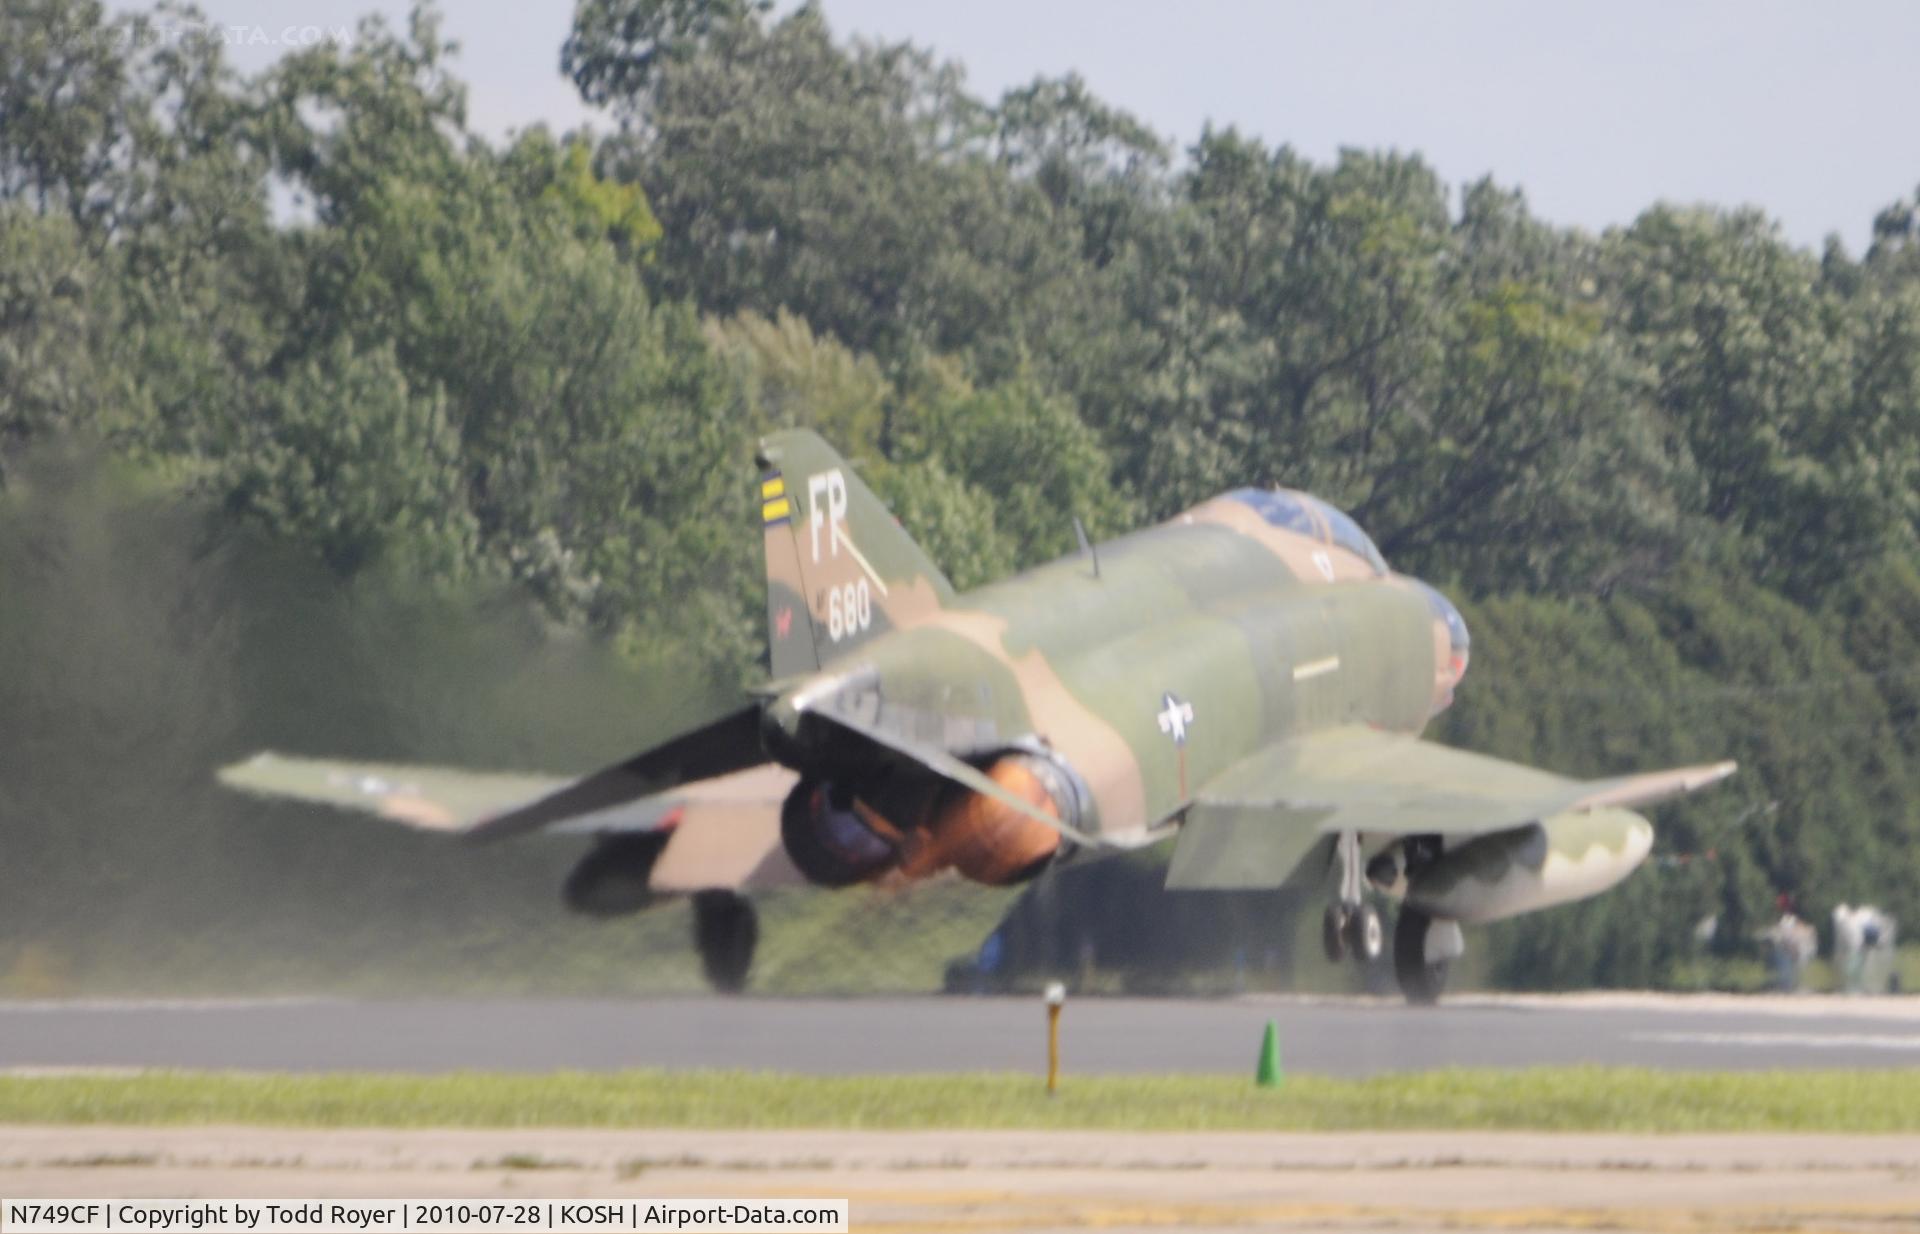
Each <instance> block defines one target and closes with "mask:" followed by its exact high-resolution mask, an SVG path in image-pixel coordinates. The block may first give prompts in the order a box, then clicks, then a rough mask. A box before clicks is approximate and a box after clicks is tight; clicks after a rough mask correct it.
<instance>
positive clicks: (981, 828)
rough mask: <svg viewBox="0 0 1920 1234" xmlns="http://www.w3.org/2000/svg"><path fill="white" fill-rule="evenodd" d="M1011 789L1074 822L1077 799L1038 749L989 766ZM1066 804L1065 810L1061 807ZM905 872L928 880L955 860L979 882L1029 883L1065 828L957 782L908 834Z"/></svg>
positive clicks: (1003, 785) (1045, 810)
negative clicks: (920, 825)
mask: <svg viewBox="0 0 1920 1234" xmlns="http://www.w3.org/2000/svg"><path fill="white" fill-rule="evenodd" d="M986 773H987V778H988V779H990V780H992V781H993V782H994V783H995V784H998V785H999V786H1000V787H1001V788H1004V789H1006V790H1007V792H1009V793H1011V794H1013V795H1014V796H1016V797H1018V798H1020V799H1021V800H1022V801H1026V802H1028V803H1030V804H1032V805H1034V806H1036V807H1038V808H1039V809H1040V811H1041V812H1042V813H1045V814H1050V815H1052V816H1053V817H1054V818H1058V819H1061V820H1062V821H1063V822H1067V823H1069V824H1071V822H1072V821H1073V820H1072V818H1071V812H1072V810H1073V802H1074V801H1075V798H1074V796H1073V793H1072V790H1071V788H1070V787H1069V786H1067V785H1066V784H1065V783H1063V779H1064V774H1065V773H1063V772H1062V771H1061V769H1060V768H1059V767H1057V766H1055V765H1054V764H1053V763H1050V762H1048V761H1047V760H1046V759H1044V758H1041V757H1039V756H1038V755H1034V754H1025V753H1018V754H1005V755H1002V756H1001V757H999V758H998V759H995V760H994V762H993V763H992V764H991V765H990V766H988V767H987V769H986ZM1063 807H1064V810H1063ZM907 843H908V848H907V852H906V855H905V857H904V859H903V860H902V862H901V866H900V869H901V872H902V873H904V874H906V875H907V876H908V877H910V878H923V877H926V876H927V875H930V874H934V873H937V872H939V871H940V870H944V869H946V868H947V867H949V866H951V867H953V868H954V869H956V870H958V871H959V872H960V873H961V874H962V875H963V876H965V877H966V878H969V879H971V880H973V881H974V882H976V883H985V884H987V885H988V886H990V887H1005V886H1009V885H1011V884H1013V883H1019V882H1024V881H1025V880H1027V879H1029V878H1032V877H1033V876H1034V875H1035V874H1038V873H1039V872H1040V870H1041V869H1042V868H1043V867H1044V866H1045V865H1046V864H1047V863H1048V862H1049V861H1051V860H1052V859H1053V858H1054V857H1055V855H1057V854H1058V853H1059V852H1060V848H1061V843H1060V832H1059V831H1058V830H1056V829H1054V828H1052V827H1049V826H1047V825H1046V824H1045V823H1043V822H1041V821H1040V820H1038V819H1036V818H1033V817H1032V816H1030V815H1028V814H1025V813H1023V812H1021V811H1019V810H1016V809H1014V808H1013V807H1012V806H1009V805H1008V804H1006V803H1005V802H1003V801H998V800H996V799H994V798H992V797H989V796H987V795H986V794H985V793H976V792H973V791H972V790H970V789H962V788H955V789H954V790H953V791H952V792H950V793H948V794H947V795H946V796H945V797H944V798H943V799H942V800H941V801H940V803H939V805H938V806H937V807H936V808H935V810H934V815H933V819H932V821H931V822H930V823H929V824H928V825H927V826H926V827H925V828H923V829H921V830H919V831H916V832H913V833H912V834H911V835H910V836H909V837H908V841H907Z"/></svg>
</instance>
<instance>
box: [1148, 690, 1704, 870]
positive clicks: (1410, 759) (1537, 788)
mask: <svg viewBox="0 0 1920 1234" xmlns="http://www.w3.org/2000/svg"><path fill="white" fill-rule="evenodd" d="M1733 771H1734V764H1733V763H1731V762H1723V763H1710V764H1704V765H1701V766H1697V767H1680V768H1675V769H1673V770H1669V771H1651V772H1644V773H1641V774H1638V775H1629V776H1620V777H1616V778H1613V779H1605V780H1573V779H1568V778H1567V777H1565V776H1558V775H1554V774H1553V773H1551V772H1546V771H1541V770H1539V769H1538V768H1534V767H1526V766H1522V765H1521V764H1519V763H1509V762H1506V761H1504V760H1501V759H1497V758H1491V757H1489V756H1487V755H1484V754H1474V753H1471V752H1469V751H1466V750H1456V749H1453V748H1451V747H1449V746H1443V745H1437V744H1435V743H1433V742H1430V741H1422V740H1420V739H1419V738H1417V737H1411V736H1406V735H1404V734H1396V733H1383V732H1380V731H1379V730H1377V729H1371V728H1361V727H1350V728H1339V729H1332V730H1329V731H1327V732H1324V733H1318V734H1314V735H1312V736H1308V737H1302V738H1298V739H1295V740H1292V741H1286V742H1282V743H1280V744H1278V745H1275V746H1271V747H1269V748H1267V749H1265V750H1262V751H1260V752H1258V753H1256V754H1254V755H1251V756H1250V757H1248V758H1246V759H1244V760H1242V761H1241V762H1239V763H1237V764H1235V765H1234V766H1232V767H1230V768H1228V769H1227V770H1226V771H1225V772H1223V773H1222V774H1221V775H1220V776H1219V777H1217V778H1216V779H1215V780H1214V781H1213V782H1212V783H1211V784H1209V785H1207V786H1206V788H1205V789H1203V790H1202V791H1201V793H1200V794H1199V796H1198V797H1196V798H1195V800H1194V803H1193V805H1192V806H1191V807H1189V808H1188V810H1187V816H1186V821H1185V823H1184V824H1183V825H1182V826H1181V828H1180V834H1179V839H1178V840H1177V841H1176V843H1175V845H1174V852H1173V863H1172V865H1171V867H1170V868H1169V869H1168V871H1167V886H1168V887H1170V888H1174V889H1193V888H1215V889H1225V888H1241V889H1254V888H1272V887H1280V886H1285V885H1287V884H1288V883H1289V882H1291V881H1292V880H1293V879H1294V878H1295V877H1296V876H1301V875H1303V874H1315V875H1317V874H1318V872H1319V870H1320V869H1321V868H1322V863H1319V862H1314V861H1310V860H1308V858H1309V857H1310V856H1312V855H1314V854H1315V852H1316V851H1317V850H1325V851H1328V852H1330V851H1331V845H1332V838H1333V837H1334V836H1337V835H1338V834H1340V833H1341V832H1346V831H1353V832H1359V833H1360V834H1362V835H1375V836H1378V835H1388V836H1396V835H1446V836H1456V837H1457V836H1474V835H1483V834H1486V833H1489V832H1495V831H1507V830H1510V829H1512V828H1515V827H1520V826H1524V825H1525V824H1527V823H1531V822H1538V821H1541V820H1544V819H1547V818H1550V817H1552V816H1554V815H1557V814H1566V813H1579V812H1583V811H1589V810H1596V809H1601V808H1605V807H1614V808H1621V807H1628V806H1635V805H1646V804H1648V803H1651V802H1655V801H1660V800H1663V799H1665V798H1667V797H1674V796H1678V795H1680V794H1682V793H1690V792H1693V791H1694V790H1695V789H1700V788H1705V787H1706V786H1707V785H1709V784H1714V783H1717V782H1718V781H1720V780H1723V779H1725V778H1726V777H1727V776H1729V775H1732V774H1733Z"/></svg>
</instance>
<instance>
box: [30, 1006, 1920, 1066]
mask: <svg viewBox="0 0 1920 1234" xmlns="http://www.w3.org/2000/svg"><path fill="white" fill-rule="evenodd" d="M1269 1019H1272V1020H1274V1021H1275V1022H1276V1023H1277V1024H1278V1025H1279V1030H1280V1040H1281V1053H1282V1059H1283V1063H1284V1065H1285V1066H1286V1068H1287V1069H1288V1070H1290V1071H1295V1072H1313V1073H1323V1074H1329V1075H1368V1074H1374V1073H1378V1072H1384V1071H1405V1070H1424V1069H1428V1068H1435V1067H1448V1066H1469V1067H1519V1066H1531V1065H1538V1064H1560V1063H1607V1064H1626V1065H1634V1066H1644V1067H1659V1068H1669V1069H1687V1070H1744V1069H1762V1068H1801V1067H1905V1066H1913V1065H1920V999H1913V998H1906V999H1880V1000H1871V1001H1870V1000H1848V999H1839V998H1772V999H1756V1000H1743V999H1737V998H1725V997H1721V998H1715V997H1702V998H1688V997H1683V996H1655V995H1617V996H1605V995H1584V996H1568V997H1564V998H1551V997H1535V998H1493V997H1483V998H1462V999H1460V1000H1457V1001H1455V1002H1452V1003H1449V1004H1445V1005H1442V1006H1440V1007H1436V1008H1410V1007H1406V1006H1403V1005H1401V1004H1399V1003H1396V1002H1386V1001H1372V1000H1364V999H1304V998H1287V997H1271V996H1268V997H1244V998H1236V999H1220V1000H1205V1001H1202V1000H1159V999H1151V1000H1150V999H1119V998H1082V999H1074V1000H1071V1001H1070V1002H1069V1004H1068V1006H1067V1008H1066V1012H1065V1019H1064V1022H1063V1041H1064V1056H1065V1065H1066V1067H1067V1068H1068V1070H1069V1071H1075V1072H1083V1073H1087V1072H1111V1073H1129V1072H1135V1073H1137V1072H1167V1071H1186V1072H1229V1073H1239V1072H1245V1071H1247V1070H1249V1069H1250V1068H1251V1067H1252V1066H1253V1062H1254V1059H1255V1055H1256V1053H1257V1050H1258V1046H1259V1041H1260V1035H1261V1031H1262V1029H1263V1028H1264V1026H1265V1024H1266V1022H1267V1021H1268V1020H1269ZM1043 1024H1044V1020H1043V1012H1042V1009H1041V1006H1040V1003H1039V1001H1038V1000H1037V999H1031V998H937V997H925V998H884V999H845V1000H827V999H755V998H746V999H721V998H683V999H652V1000H613V999H605V1000H593V999H521V1000H515V999H470V1000H431V1001H428V1000H422V1001H365V1002H363V1001H336V1000H310V1001H309V1000H272V1001H206V1002H184V1001H183V1002H162V1001H148V1002H13V1003H0V1070H22V1069H39V1068H74V1067H187V1068H229V1069H238V1070H248V1071H282V1070H284V1071H338V1070H372V1071H406V1072H432V1071H450V1070H461V1069H481V1070H512V1071H547V1070H554V1069H559V1068H577V1069H589V1070H604V1069H614V1068H622V1067H673V1068H685V1067H724V1068H743V1069H748V1070H777V1071H797V1072H811V1073H819V1074H848V1073H885V1072H909V1071H1004V1070H1018V1069H1028V1068H1032V1067H1034V1066H1035V1065H1036V1064H1038V1063H1039V1061H1040V1059H1041V1058H1042V1055H1043V1050H1044V1036H1043V1031H1044V1030H1043Z"/></svg>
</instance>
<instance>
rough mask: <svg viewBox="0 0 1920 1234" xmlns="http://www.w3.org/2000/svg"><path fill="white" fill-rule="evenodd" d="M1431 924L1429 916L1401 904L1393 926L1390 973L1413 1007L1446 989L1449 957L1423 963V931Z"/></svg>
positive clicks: (1436, 998) (1430, 1001) (1424, 1004)
mask: <svg viewBox="0 0 1920 1234" xmlns="http://www.w3.org/2000/svg"><path fill="white" fill-rule="evenodd" d="M1432 925H1433V918H1431V917H1429V916H1427V915H1426V914H1425V913H1423V912H1421V911H1420V910H1418V909H1414V908H1407V907H1405V906H1402V907H1401V909H1400V919H1399V920H1398V921H1396V922H1395V923H1394V926H1393V975H1394V976H1395V977H1397V978H1399V980H1400V993H1401V994H1402V995H1404V996H1405V997H1406V1000H1407V1001H1408V1002H1410V1003H1412V1004H1413V1005H1415V1006H1416V1007H1430V1006H1432V1005H1433V1004H1435V1003H1437V1002H1439V1001H1440V994H1441V992H1442V991H1443V990H1445V989H1446V988H1447V971H1448V970H1449V969H1451V968H1452V967H1453V961H1451V960H1437V961H1435V962H1434V963H1432V964H1429V963H1427V931H1428V930H1429V929H1430V928H1431V927H1432Z"/></svg>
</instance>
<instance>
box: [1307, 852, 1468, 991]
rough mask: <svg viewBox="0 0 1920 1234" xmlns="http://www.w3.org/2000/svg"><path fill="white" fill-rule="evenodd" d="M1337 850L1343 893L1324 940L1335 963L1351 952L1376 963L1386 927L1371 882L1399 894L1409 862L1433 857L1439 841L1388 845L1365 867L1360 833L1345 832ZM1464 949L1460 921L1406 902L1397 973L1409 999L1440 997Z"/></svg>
mask: <svg viewBox="0 0 1920 1234" xmlns="http://www.w3.org/2000/svg"><path fill="white" fill-rule="evenodd" d="M1334 851H1335V855H1336V857H1337V858H1338V860H1339V863H1340V893H1339V896H1338V898H1337V899H1336V900H1335V901H1334V902H1333V903H1332V904H1329V905H1328V906H1327V912H1326V915H1325V916H1324V917H1323V918H1321V921H1320V945H1321V947H1322V948H1323V949H1324V950H1325V951H1326V953H1327V959H1328V960H1329V961H1331V962H1332V963H1335V964H1338V963H1340V962H1341V961H1342V960H1344V959H1346V958H1347V957H1349V956H1351V957H1353V958H1354V959H1356V960H1358V961H1360V962H1361V963H1362V964H1371V963H1373V962H1374V961H1376V960H1378V959H1379V958H1380V956H1381V954H1382V952H1383V951H1384V950H1385V943H1386V931H1385V929H1384V928H1383V927H1382V925H1381V922H1380V913H1379V911H1378V910H1377V909H1375V908H1374V907H1373V906H1372V905H1371V904H1368V903H1366V902H1365V900H1364V899H1363V898H1362V896H1363V891H1364V889H1365V886H1366V884H1367V883H1368V882H1372V883H1374V884H1375V885H1376V886H1378V887H1380V888H1381V889H1382V890H1383V891H1389V892H1393V893H1394V894H1399V893H1400V891H1401V890H1402V889H1403V888H1404V887H1405V882H1404V878H1405V874H1406V872H1407V871H1406V867H1407V866H1408V865H1422V864H1423V863H1424V862H1426V861H1430V860H1431V859H1432V858H1433V857H1434V856H1435V855H1436V854H1437V852H1438V841H1437V840H1431V841H1429V840H1428V839H1427V838H1425V837H1420V838H1416V839H1415V840H1412V841H1409V842H1408V843H1407V844H1405V845H1404V846H1402V847H1400V848H1393V849H1388V850H1387V851H1386V852H1385V853H1382V854H1380V855H1378V856H1376V857H1375V858H1374V861H1373V865H1372V866H1370V867H1368V868H1366V869H1365V870H1364V872H1363V870H1362V865H1361V850H1360V837H1359V836H1358V835H1356V834H1354V833H1353V832H1350V831H1348V832H1342V833H1341V835H1340V837H1339V840H1338V842H1337V845H1336V847H1335V850H1334ZM1463 949H1464V944H1463V942H1462V940H1461V937H1460V926H1459V923H1458V922H1453V921H1442V920H1436V919H1435V918H1433V917H1430V916H1428V915H1427V914H1426V913H1423V912H1421V911H1420V910H1419V909H1417V908H1414V907H1413V906H1412V905H1410V904H1407V903H1405V902H1404V901H1403V902H1402V903H1401V905H1400V913H1399V919H1398V920H1397V921H1396V922H1395V923H1394V929H1393V975H1394V977H1395V978H1396V979H1398V981H1399V983H1400V992H1401V993H1402V994H1403V995H1405V996H1406V1000H1407V1001H1408V1002H1410V1003H1413V1004H1416V1005H1419V1006H1426V1005H1430V1004H1433V1003H1437V1002H1439V1001H1440V994H1441V992H1442V991H1443V990H1445V989H1446V986H1447V974H1448V971H1449V970H1450V969H1451V968H1452V967H1453V961H1454V959H1455V958H1456V957H1458V956H1459V955H1460V953H1461V951H1462V950H1463Z"/></svg>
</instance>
